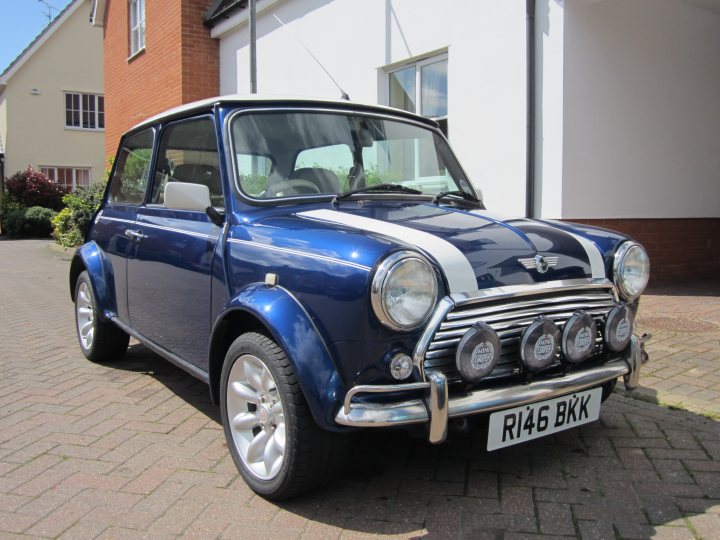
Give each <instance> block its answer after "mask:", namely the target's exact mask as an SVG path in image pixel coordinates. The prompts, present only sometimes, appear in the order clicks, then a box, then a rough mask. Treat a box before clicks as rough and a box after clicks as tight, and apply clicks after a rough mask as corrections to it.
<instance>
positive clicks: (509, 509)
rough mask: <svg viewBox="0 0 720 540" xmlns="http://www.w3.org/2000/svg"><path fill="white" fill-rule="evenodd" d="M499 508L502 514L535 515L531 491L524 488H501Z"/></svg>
mask: <svg viewBox="0 0 720 540" xmlns="http://www.w3.org/2000/svg"><path fill="white" fill-rule="evenodd" d="M500 507H501V509H502V512H503V514H514V515H526V516H534V515H535V505H534V503H533V496H532V489H531V488H526V487H514V486H502V488H501V490H500Z"/></svg>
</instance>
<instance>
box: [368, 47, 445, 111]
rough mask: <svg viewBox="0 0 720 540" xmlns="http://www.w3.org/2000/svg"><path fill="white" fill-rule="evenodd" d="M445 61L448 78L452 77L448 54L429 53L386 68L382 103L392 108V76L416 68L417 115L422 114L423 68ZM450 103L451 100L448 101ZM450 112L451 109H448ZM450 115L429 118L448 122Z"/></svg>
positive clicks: (383, 79) (383, 78)
mask: <svg viewBox="0 0 720 540" xmlns="http://www.w3.org/2000/svg"><path fill="white" fill-rule="evenodd" d="M443 60H445V61H446V62H448V78H449V75H450V69H449V66H450V63H449V61H448V53H447V51H445V52H437V53H429V54H428V55H423V56H422V57H419V58H416V59H413V60H405V61H403V62H398V63H396V64H392V65H390V66H386V67H385V68H384V76H383V77H382V93H381V96H382V102H383V103H384V104H385V105H387V106H390V75H391V74H393V73H395V72H396V71H402V70H404V69H407V68H410V67H414V68H415V114H420V115H421V114H422V112H421V111H422V68H423V67H424V66H427V65H429V64H434V63H436V62H442V61H443ZM448 101H449V99H448ZM448 110H449V107H448ZM447 117H448V115H447V114H445V115H443V116H429V117H428V118H431V119H433V120H447Z"/></svg>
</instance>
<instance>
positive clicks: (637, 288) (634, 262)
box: [613, 242, 650, 301]
mask: <svg viewBox="0 0 720 540" xmlns="http://www.w3.org/2000/svg"><path fill="white" fill-rule="evenodd" d="M613 270H614V278H615V286H616V287H617V288H618V290H619V291H620V295H621V296H622V297H623V298H624V299H625V300H628V301H630V300H634V299H635V298H637V297H638V296H640V295H641V294H642V292H643V291H644V290H645V286H646V285H647V283H648V279H650V259H649V258H648V256H647V253H646V252H645V249H644V248H643V247H642V246H641V245H640V244H636V243H635V242H625V243H624V244H623V245H621V246H620V248H618V250H617V252H616V253H615V263H614V269H613Z"/></svg>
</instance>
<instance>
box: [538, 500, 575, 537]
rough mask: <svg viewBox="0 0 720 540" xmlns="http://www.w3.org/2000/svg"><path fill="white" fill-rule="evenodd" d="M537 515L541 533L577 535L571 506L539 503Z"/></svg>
mask: <svg viewBox="0 0 720 540" xmlns="http://www.w3.org/2000/svg"><path fill="white" fill-rule="evenodd" d="M537 515H538V520H539V524H540V532H541V533H543V534H557V535H573V534H575V526H574V525H573V520H572V512H571V510H570V505H567V504H561V503H548V502H538V503H537Z"/></svg>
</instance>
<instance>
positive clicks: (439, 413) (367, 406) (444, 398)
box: [335, 334, 650, 443]
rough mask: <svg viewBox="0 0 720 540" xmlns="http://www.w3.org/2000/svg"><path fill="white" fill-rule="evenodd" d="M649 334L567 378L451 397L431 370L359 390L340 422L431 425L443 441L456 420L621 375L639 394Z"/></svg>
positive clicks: (435, 439)
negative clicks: (398, 397)
mask: <svg viewBox="0 0 720 540" xmlns="http://www.w3.org/2000/svg"><path fill="white" fill-rule="evenodd" d="M648 339H650V335H649V334H645V335H643V336H642V337H638V336H636V335H633V336H632V338H631V341H630V346H629V347H628V348H627V349H626V350H625V351H624V352H623V353H620V354H618V356H617V357H615V358H611V359H610V360H608V361H607V362H606V363H605V364H603V365H601V366H596V367H592V368H588V369H586V370H583V371H576V372H572V373H568V374H567V375H564V376H562V377H556V378H552V379H545V380H540V381H534V382H530V383H527V384H517V385H514V386H508V387H503V388H489V389H485V390H475V391H473V392H470V393H468V394H465V395H463V396H458V397H453V398H449V397H448V385H447V378H446V377H445V375H443V374H442V373H437V372H426V374H425V375H426V377H427V381H426V382H419V383H408V384H396V385H365V386H355V387H353V388H352V389H350V391H349V392H348V393H347V395H346V396H345V402H344V405H343V407H341V408H340V410H339V411H338V413H337V415H336V416H335V421H336V422H337V423H338V424H342V425H345V426H357V427H383V426H402V425H408V424H419V423H427V422H429V423H430V430H429V436H428V439H429V440H430V442H432V443H441V442H443V441H444V440H445V437H446V435H447V425H448V420H449V419H450V418H455V417H460V416H466V415H470V414H478V413H486V412H492V411H497V410H500V409H508V408H511V407H517V406H519V405H526V404H528V403H534V402H536V401H542V400H545V399H550V398H554V397H557V396H561V395H564V394H571V393H573V392H579V391H580V390H584V389H586V388H592V387H594V386H598V385H600V384H602V383H605V382H608V381H612V380H614V379H616V378H618V377H620V376H621V375H622V376H623V381H624V383H625V389H626V390H635V388H637V386H638V384H639V381H640V366H641V365H642V364H643V363H644V362H645V361H647V353H645V351H644V344H645V342H646V341H647V340H648ZM419 390H423V391H424V392H425V396H424V398H415V399H410V400H405V401H399V402H398V401H394V402H391V403H363V402H354V403H353V401H352V400H353V398H354V397H355V396H357V395H358V394H391V393H398V392H412V391H415V392H417V391H419Z"/></svg>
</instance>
